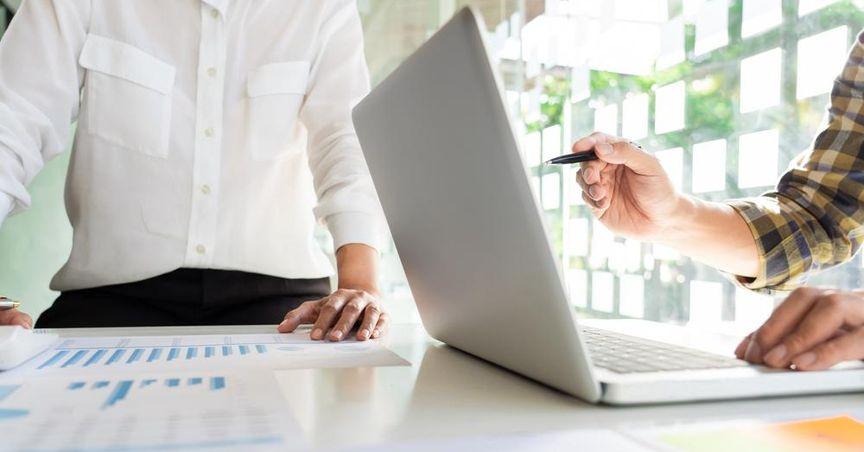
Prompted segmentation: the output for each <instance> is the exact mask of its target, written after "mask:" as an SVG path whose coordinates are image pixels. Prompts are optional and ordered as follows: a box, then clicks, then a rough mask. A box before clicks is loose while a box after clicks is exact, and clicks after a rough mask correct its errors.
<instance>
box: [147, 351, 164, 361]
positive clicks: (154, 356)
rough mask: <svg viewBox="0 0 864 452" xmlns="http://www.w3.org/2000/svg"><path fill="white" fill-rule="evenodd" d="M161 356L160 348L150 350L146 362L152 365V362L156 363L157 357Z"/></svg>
mask: <svg viewBox="0 0 864 452" xmlns="http://www.w3.org/2000/svg"><path fill="white" fill-rule="evenodd" d="M161 354H162V349H161V348H154V349H153V350H150V356H148V357H147V362H148V363H152V362H153V361H156V360H157V359H159V355H161Z"/></svg>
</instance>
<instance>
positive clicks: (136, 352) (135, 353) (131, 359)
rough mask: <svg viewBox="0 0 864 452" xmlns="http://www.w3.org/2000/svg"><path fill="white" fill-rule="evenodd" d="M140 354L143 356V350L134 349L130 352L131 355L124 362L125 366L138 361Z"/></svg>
mask: <svg viewBox="0 0 864 452" xmlns="http://www.w3.org/2000/svg"><path fill="white" fill-rule="evenodd" d="M142 354H144V349H143V348H136V349H135V350H134V351H133V352H132V355H131V356H129V359H127V360H126V364H132V363H134V362H135V361H138V358H140V357H141V355H142Z"/></svg>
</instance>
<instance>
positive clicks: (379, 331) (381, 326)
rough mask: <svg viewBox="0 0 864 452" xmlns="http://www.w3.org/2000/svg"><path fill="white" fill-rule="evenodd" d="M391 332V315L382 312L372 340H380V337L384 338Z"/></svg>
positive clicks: (373, 331)
mask: <svg viewBox="0 0 864 452" xmlns="http://www.w3.org/2000/svg"><path fill="white" fill-rule="evenodd" d="M389 330H390V315H389V314H387V313H386V312H382V313H381V317H379V318H378V324H377V325H376V326H375V329H373V330H372V339H378V338H379V337H382V336H384V335H385V334H387V331H389Z"/></svg>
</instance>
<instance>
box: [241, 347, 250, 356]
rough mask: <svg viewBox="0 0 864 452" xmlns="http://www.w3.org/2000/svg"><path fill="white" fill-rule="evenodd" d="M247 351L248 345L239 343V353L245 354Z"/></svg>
mask: <svg viewBox="0 0 864 452" xmlns="http://www.w3.org/2000/svg"><path fill="white" fill-rule="evenodd" d="M248 353H249V346H248V345H241V346H240V354H241V355H246V354H248Z"/></svg>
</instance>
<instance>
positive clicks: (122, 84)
mask: <svg viewBox="0 0 864 452" xmlns="http://www.w3.org/2000/svg"><path fill="white" fill-rule="evenodd" d="M368 87H369V80H368V74H367V69H366V63H365V60H364V55H363V36H362V30H361V26H360V20H359V17H358V13H357V9H356V5H355V2H354V1H353V0H315V1H247V0H233V1H232V0H163V1H155V0H147V1H132V0H111V1H107V0H102V1H89V0H53V1H52V0H28V1H26V2H24V4H23V6H22V7H21V9H20V10H19V11H18V13H17V15H16V16H15V19H14V20H13V22H12V25H11V26H10V28H9V30H8V31H7V33H6V35H5V36H4V38H3V40H2V43H0V222H2V220H3V219H4V218H5V216H6V214H7V213H9V212H10V211H13V210H19V209H25V208H27V207H28V205H29V204H30V196H29V195H28V193H27V190H26V186H27V185H28V184H29V183H30V181H32V179H33V177H34V176H35V175H36V173H37V172H38V171H39V170H40V169H41V168H42V166H43V163H44V162H45V161H46V160H48V159H50V158H52V157H54V156H56V155H57V154H59V153H61V152H63V151H64V149H65V148H66V146H67V139H68V138H67V137H68V135H69V127H70V124H71V123H72V122H74V121H76V120H77V121H78V127H77V133H76V135H75V141H74V146H73V151H72V157H71V163H70V166H69V173H68V179H67V184H66V210H67V212H68V215H69V219H70V220H71V223H72V227H73V245H72V253H71V255H70V257H69V260H68V262H67V264H66V265H65V266H64V267H63V268H62V269H61V270H60V272H59V273H58V274H57V275H56V276H55V278H54V280H53V281H52V288H54V289H57V290H72V289H80V288H87V287H95V286H100V285H106V284H117V283H123V282H130V281H137V280H141V279H146V278H149V277H152V276H156V275H159V274H162V273H166V272H169V271H171V270H174V269H177V268H180V267H192V268H214V269H230V270H242V271H247V272H255V273H262V274H268V275H274V276H281V277H286V278H316V277H322V276H327V275H330V274H331V273H332V268H331V265H330V263H329V260H328V259H327V257H326V255H325V254H324V253H323V251H322V250H321V249H320V248H319V246H318V245H317V242H316V241H315V239H314V236H313V235H314V234H313V232H314V228H315V221H316V217H317V219H318V220H321V221H323V222H324V223H326V225H327V226H328V228H329V230H330V232H331V234H332V235H333V238H334V242H335V243H334V246H335V247H336V248H338V247H340V246H342V245H344V244H348V243H363V244H368V245H371V246H373V247H377V245H378V244H379V240H380V237H381V234H380V231H381V229H382V228H381V226H382V221H381V215H380V207H379V206H378V201H377V197H376V195H375V192H374V188H373V186H372V183H371V179H370V177H369V174H368V170H367V168H366V165H365V162H364V160H363V156H362V153H361V151H360V146H359V143H358V141H357V137H356V135H355V133H354V129H353V126H352V123H351V108H352V107H353V105H354V104H355V103H356V102H357V101H359V100H360V98H362V97H363V96H364V95H365V94H366V92H367V91H368Z"/></svg>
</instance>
